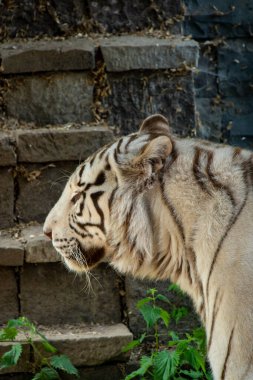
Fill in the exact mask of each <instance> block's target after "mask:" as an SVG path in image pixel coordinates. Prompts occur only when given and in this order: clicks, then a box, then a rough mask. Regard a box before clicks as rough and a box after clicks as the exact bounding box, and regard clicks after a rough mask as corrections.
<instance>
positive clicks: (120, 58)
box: [100, 36, 198, 71]
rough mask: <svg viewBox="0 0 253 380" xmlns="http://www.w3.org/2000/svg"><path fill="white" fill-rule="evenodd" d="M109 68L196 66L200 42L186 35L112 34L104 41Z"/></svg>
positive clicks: (132, 68)
mask: <svg viewBox="0 0 253 380" xmlns="http://www.w3.org/2000/svg"><path fill="white" fill-rule="evenodd" d="M100 46H101V50H102V54H103V57H104V61H105V64H106V68H107V70H108V71H129V70H159V69H171V68H177V67H180V66H182V65H184V64H185V65H187V66H196V65H197V60H198V44H197V43H196V42H195V41H192V40H183V39H182V38H178V37H177V38H173V39H159V38H151V37H139V36H123V37H111V38H108V39H103V40H101V41H100Z"/></svg>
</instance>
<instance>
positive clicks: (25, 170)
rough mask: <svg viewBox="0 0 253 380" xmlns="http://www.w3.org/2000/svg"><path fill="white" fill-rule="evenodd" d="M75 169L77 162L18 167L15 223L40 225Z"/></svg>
mask: <svg viewBox="0 0 253 380" xmlns="http://www.w3.org/2000/svg"><path fill="white" fill-rule="evenodd" d="M77 165H78V163H77V162H65V163H62V162H59V163H56V164H51V165H50V164H49V165H45V164H44V165H42V164H37V165H36V164H31V165H26V166H20V167H19V168H18V176H17V182H18V186H19V193H18V196H17V200H16V215H17V217H18V219H19V221H21V222H25V223H27V222H30V221H37V222H40V223H43V222H44V220H45V218H46V216H47V214H48V212H49V211H50V210H51V208H52V207H53V206H54V204H55V203H56V201H57V200H58V199H59V197H60V195H61V193H62V190H63V189H64V186H65V184H66V182H67V180H68V178H69V176H70V175H71V174H72V172H73V171H74V170H75V168H76V167H77Z"/></svg>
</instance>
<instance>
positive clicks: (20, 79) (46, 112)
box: [3, 72, 93, 125]
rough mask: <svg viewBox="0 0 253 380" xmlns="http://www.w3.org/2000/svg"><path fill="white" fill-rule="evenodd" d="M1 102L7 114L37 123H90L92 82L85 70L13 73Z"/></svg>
mask: <svg viewBox="0 0 253 380" xmlns="http://www.w3.org/2000/svg"><path fill="white" fill-rule="evenodd" d="M3 101H4V104H5V107H6V112H7V116H13V117H16V118H18V119H21V120H25V121H33V122H37V123H38V124H40V125H45V124H57V123H59V124H61V123H68V122H82V121H86V122H89V121H91V120H92V114H91V106H92V102H93V83H92V80H91V77H90V75H89V74H87V73H86V72H81V73H74V72H73V73H68V74H66V73H57V74H51V73H50V74H48V75H46V74H44V75H43V74H40V75H36V76H12V77H11V78H9V79H8V86H7V87H6V90H5V91H4V93H3Z"/></svg>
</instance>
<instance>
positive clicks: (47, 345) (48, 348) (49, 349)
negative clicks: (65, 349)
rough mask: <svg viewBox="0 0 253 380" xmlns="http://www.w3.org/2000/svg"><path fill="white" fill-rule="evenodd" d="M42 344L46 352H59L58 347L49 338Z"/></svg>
mask: <svg viewBox="0 0 253 380" xmlns="http://www.w3.org/2000/svg"><path fill="white" fill-rule="evenodd" d="M41 344H42V346H43V348H44V350H45V351H46V352H50V353H51V354H55V353H56V352H57V349H56V348H55V347H54V346H53V345H52V344H51V343H49V342H48V341H47V340H43V341H42V342H41Z"/></svg>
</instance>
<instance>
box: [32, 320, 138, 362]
mask: <svg viewBox="0 0 253 380" xmlns="http://www.w3.org/2000/svg"><path fill="white" fill-rule="evenodd" d="M43 334H44V335H45V336H46V337H47V339H48V340H49V341H50V342H51V343H52V344H53V345H54V346H55V347H56V348H57V349H58V350H59V352H61V353H63V354H65V355H67V356H68V357H69V358H70V360H71V361H72V363H73V364H74V365H76V366H78V367H79V366H90V365H99V364H102V363H104V362H107V361H125V360H126V359H127V358H128V357H129V355H126V354H123V353H122V348H123V347H124V346H125V345H126V344H127V343H129V342H130V341H131V340H132V338H133V335H132V334H131V332H130V331H129V330H128V328H127V327H126V326H125V325H123V324H122V323H118V324H115V325H106V326H82V325H80V326H78V328H75V327H74V326H66V327H63V328H57V327H56V328H54V329H46V330H45V331H43ZM36 342H37V339H36Z"/></svg>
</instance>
